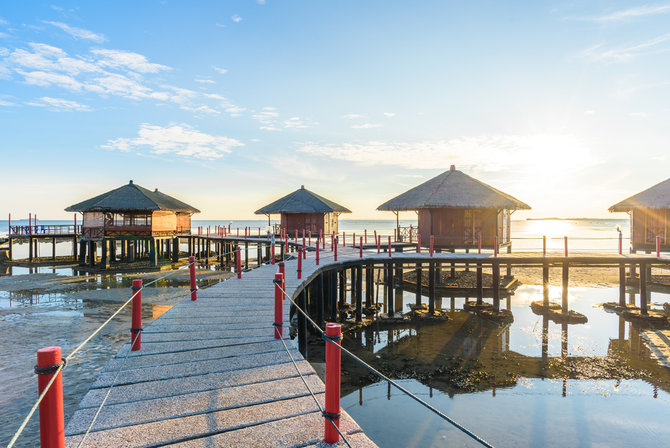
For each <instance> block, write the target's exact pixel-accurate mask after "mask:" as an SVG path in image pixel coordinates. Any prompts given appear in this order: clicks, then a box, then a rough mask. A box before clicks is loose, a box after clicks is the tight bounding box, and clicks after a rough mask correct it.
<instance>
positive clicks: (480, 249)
mask: <svg viewBox="0 0 670 448" xmlns="http://www.w3.org/2000/svg"><path fill="white" fill-rule="evenodd" d="M477 253H478V254H481V253H482V233H481V232H479V233H478V234H477Z"/></svg>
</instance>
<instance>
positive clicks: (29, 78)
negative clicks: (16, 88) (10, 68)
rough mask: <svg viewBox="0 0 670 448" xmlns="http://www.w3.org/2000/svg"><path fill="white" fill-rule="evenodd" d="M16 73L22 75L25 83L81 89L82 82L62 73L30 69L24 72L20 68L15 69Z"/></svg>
mask: <svg viewBox="0 0 670 448" xmlns="http://www.w3.org/2000/svg"><path fill="white" fill-rule="evenodd" d="M16 73H18V74H20V75H22V76H23V78H24V81H25V82H26V83H27V84H32V85H36V86H41V87H49V86H58V87H63V88H65V89H67V90H75V91H79V90H81V89H82V87H83V84H82V83H80V82H79V81H77V80H76V79H74V78H73V77H71V76H68V75H63V74H60V73H49V72H44V71H39V70H37V71H32V72H24V71H22V70H18V69H17V70H16Z"/></svg>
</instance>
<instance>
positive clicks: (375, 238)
mask: <svg viewBox="0 0 670 448" xmlns="http://www.w3.org/2000/svg"><path fill="white" fill-rule="evenodd" d="M375 241H377V231H376V230H375Z"/></svg>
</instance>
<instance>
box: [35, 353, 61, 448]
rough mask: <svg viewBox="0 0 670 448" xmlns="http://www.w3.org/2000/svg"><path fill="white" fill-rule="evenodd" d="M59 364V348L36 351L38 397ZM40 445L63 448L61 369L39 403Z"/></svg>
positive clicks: (48, 447)
mask: <svg viewBox="0 0 670 448" xmlns="http://www.w3.org/2000/svg"><path fill="white" fill-rule="evenodd" d="M61 362H62V360H61V350H60V347H45V348H41V349H39V350H37V365H36V366H35V373H36V374H37V390H38V391H39V394H40V395H42V392H44V389H45V388H46V387H47V384H49V381H51V378H52V376H53V374H54V372H55V370H56V369H57V368H58V366H59V365H60V363H61ZM40 443H41V446H42V448H64V447H65V414H64V412H63V371H62V369H61V371H60V372H58V376H57V377H56V379H55V380H54V382H53V384H52V385H51V387H50V388H49V391H48V392H47V393H46V395H44V398H43V399H42V402H41V403H40Z"/></svg>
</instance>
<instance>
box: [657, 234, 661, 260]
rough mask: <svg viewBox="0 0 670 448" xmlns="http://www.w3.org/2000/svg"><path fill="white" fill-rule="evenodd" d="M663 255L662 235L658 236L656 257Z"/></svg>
mask: <svg viewBox="0 0 670 448" xmlns="http://www.w3.org/2000/svg"><path fill="white" fill-rule="evenodd" d="M660 256H661V237H660V236H656V257H657V258H659V257H660Z"/></svg>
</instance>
